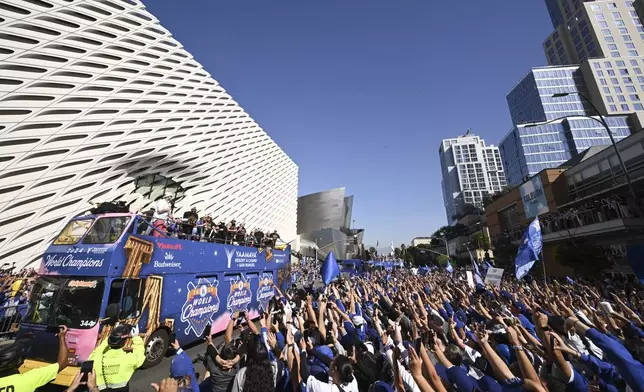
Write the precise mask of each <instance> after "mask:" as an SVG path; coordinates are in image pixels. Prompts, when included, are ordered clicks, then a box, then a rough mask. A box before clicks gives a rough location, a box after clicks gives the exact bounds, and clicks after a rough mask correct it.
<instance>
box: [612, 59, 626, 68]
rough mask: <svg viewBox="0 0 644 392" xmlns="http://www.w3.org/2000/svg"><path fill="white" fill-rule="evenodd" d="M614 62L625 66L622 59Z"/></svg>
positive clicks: (619, 65)
mask: <svg viewBox="0 0 644 392" xmlns="http://www.w3.org/2000/svg"><path fill="white" fill-rule="evenodd" d="M615 64H617V66H618V67H625V66H626V64H625V63H624V62H623V61H622V60H618V61H616V62H615Z"/></svg>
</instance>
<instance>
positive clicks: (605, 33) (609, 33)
mask: <svg viewBox="0 0 644 392" xmlns="http://www.w3.org/2000/svg"><path fill="white" fill-rule="evenodd" d="M602 34H604V35H613V33H611V32H610V29H602Z"/></svg>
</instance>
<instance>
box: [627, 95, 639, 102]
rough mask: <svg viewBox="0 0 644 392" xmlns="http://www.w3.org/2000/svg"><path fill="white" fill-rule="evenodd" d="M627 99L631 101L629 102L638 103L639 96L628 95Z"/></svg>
mask: <svg viewBox="0 0 644 392" xmlns="http://www.w3.org/2000/svg"><path fill="white" fill-rule="evenodd" d="M629 98H630V99H631V101H639V100H640V96H639V95H637V94H631V95H629Z"/></svg>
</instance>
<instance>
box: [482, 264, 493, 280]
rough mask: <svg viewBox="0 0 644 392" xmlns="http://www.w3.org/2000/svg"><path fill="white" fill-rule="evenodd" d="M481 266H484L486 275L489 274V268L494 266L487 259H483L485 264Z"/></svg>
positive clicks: (484, 274)
mask: <svg viewBox="0 0 644 392" xmlns="http://www.w3.org/2000/svg"><path fill="white" fill-rule="evenodd" d="M481 268H483V276H486V275H487V270H489V269H490V268H492V266H491V265H490V263H488V261H487V260H483V265H482V266H481Z"/></svg>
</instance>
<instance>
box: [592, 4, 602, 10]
mask: <svg viewBox="0 0 644 392" xmlns="http://www.w3.org/2000/svg"><path fill="white" fill-rule="evenodd" d="M590 9H591V10H593V11H599V10H600V9H601V7H600V6H599V4H593V5H591V6H590Z"/></svg>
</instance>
